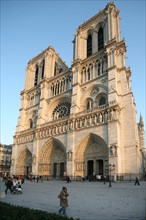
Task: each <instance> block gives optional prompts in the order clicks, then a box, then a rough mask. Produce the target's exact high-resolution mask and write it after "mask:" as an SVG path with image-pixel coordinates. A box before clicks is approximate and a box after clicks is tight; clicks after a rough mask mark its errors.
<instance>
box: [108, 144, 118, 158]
mask: <svg viewBox="0 0 146 220" xmlns="http://www.w3.org/2000/svg"><path fill="white" fill-rule="evenodd" d="M109 156H111V157H117V156H118V155H117V146H116V145H115V144H111V145H110V148H109Z"/></svg>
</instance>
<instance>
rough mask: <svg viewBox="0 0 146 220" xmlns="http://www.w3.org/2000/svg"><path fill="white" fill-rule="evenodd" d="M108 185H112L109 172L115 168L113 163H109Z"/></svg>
mask: <svg viewBox="0 0 146 220" xmlns="http://www.w3.org/2000/svg"><path fill="white" fill-rule="evenodd" d="M108 168H109V187H112V181H111V172H112V170H114V169H115V164H109V165H108Z"/></svg>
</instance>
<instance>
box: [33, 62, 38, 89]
mask: <svg viewBox="0 0 146 220" xmlns="http://www.w3.org/2000/svg"><path fill="white" fill-rule="evenodd" d="M38 72H39V68H38V66H36V71H35V79H34V86H36V85H37V84H38Z"/></svg>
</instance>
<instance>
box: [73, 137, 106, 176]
mask: <svg viewBox="0 0 146 220" xmlns="http://www.w3.org/2000/svg"><path fill="white" fill-rule="evenodd" d="M107 163H108V147H107V145H106V143H105V141H104V140H103V139H102V138H101V137H100V136H98V135H96V134H93V133H91V134H90V135H89V136H86V137H85V138H84V139H83V141H82V142H81V143H80V145H79V146H78V150H77V151H76V154H75V174H76V175H77V176H85V177H88V176H91V175H107V173H106V169H105V167H106V165H107Z"/></svg>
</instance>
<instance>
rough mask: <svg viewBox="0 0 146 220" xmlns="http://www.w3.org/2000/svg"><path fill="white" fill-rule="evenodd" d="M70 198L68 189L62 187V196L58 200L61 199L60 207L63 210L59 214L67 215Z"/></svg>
mask: <svg viewBox="0 0 146 220" xmlns="http://www.w3.org/2000/svg"><path fill="white" fill-rule="evenodd" d="M68 196H69V194H68V192H67V188H66V187H65V186H64V187H62V190H61V192H60V194H59V195H58V198H59V199H60V206H61V208H60V209H59V211H58V212H59V214H61V213H62V214H63V215H66V207H68V199H67V197H68Z"/></svg>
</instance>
